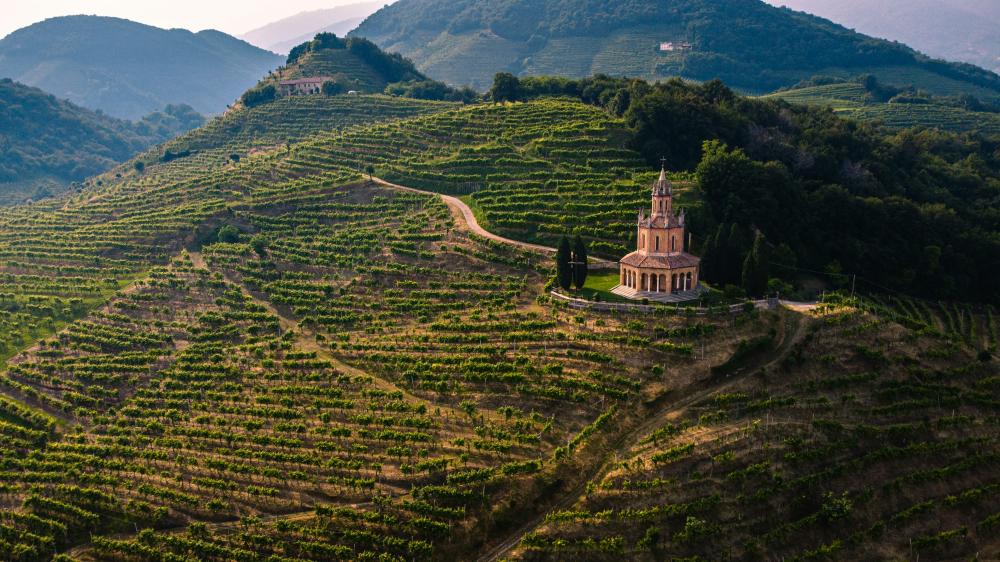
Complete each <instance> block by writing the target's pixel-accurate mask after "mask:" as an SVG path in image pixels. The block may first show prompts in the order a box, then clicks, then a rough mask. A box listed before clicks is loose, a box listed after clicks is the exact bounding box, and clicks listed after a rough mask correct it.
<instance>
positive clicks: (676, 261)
mask: <svg viewBox="0 0 1000 562" xmlns="http://www.w3.org/2000/svg"><path fill="white" fill-rule="evenodd" d="M621 263H622V265H627V266H630V267H638V268H646V269H650V268H654V269H680V268H684V267H697V266H698V264H699V263H701V258H699V257H697V256H693V255H691V254H689V253H687V252H678V253H676V254H661V255H656V254H646V255H644V254H641V253H639V252H632V253H631V254H629V255H627V256H625V257H624V258H622V260H621Z"/></svg>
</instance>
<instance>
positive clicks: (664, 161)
mask: <svg viewBox="0 0 1000 562" xmlns="http://www.w3.org/2000/svg"><path fill="white" fill-rule="evenodd" d="M660 168H662V169H664V170H666V169H667V157H666V156H661V157H660Z"/></svg>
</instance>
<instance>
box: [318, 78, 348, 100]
mask: <svg viewBox="0 0 1000 562" xmlns="http://www.w3.org/2000/svg"><path fill="white" fill-rule="evenodd" d="M342 93H344V85H343V84H341V83H340V82H334V81H333V80H327V81H326V82H323V95H324V96H331V97H332V96H339V95H340V94H342Z"/></svg>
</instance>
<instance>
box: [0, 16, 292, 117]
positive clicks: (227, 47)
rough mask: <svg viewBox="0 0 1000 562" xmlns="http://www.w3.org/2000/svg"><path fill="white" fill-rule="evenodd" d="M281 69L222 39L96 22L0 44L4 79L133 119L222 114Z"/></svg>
mask: <svg viewBox="0 0 1000 562" xmlns="http://www.w3.org/2000/svg"><path fill="white" fill-rule="evenodd" d="M281 61H282V58H281V57H280V56H278V55H276V54H274V53H270V52H268V51H265V50H263V49H258V48H257V47H254V46H252V45H250V44H248V43H246V42H243V41H240V40H239V39H236V38H234V37H231V36H229V35H226V34H224V33H221V32H218V31H211V30H209V31H201V32H198V33H192V32H190V31H187V30H183V29H171V30H166V29H159V28H156V27H151V26H148V25H142V24H139V23H135V22H132V21H128V20H123V19H118V18H107V17H97V16H70V17H60V18H52V19H48V20H45V21H43V22H40V23H36V24H34V25H31V26H29V27H26V28H23V29H20V30H18V31H15V32H14V33H11V34H10V35H8V36H7V37H6V38H4V39H3V40H0V77H7V78H13V79H14V80H17V81H19V82H22V83H24V84H28V85H29V86H35V87H38V88H41V89H43V90H45V91H47V92H51V93H52V94H54V95H56V96H58V97H59V98H65V99H68V100H70V101H72V102H73V103H76V104H78V105H81V106H84V107H88V108H90V109H100V110H102V111H104V112H105V113H107V114H109V115H114V116H116V117H121V118H127V119H139V118H141V117H142V116H143V115H146V114H148V113H150V112H153V111H159V110H161V109H163V108H164V107H165V106H167V105H169V104H181V103H183V104H187V105H190V106H192V107H193V108H194V109H195V110H196V111H198V112H199V113H202V114H216V113H221V112H222V111H224V110H225V109H226V106H227V104H229V103H231V102H232V101H233V100H235V99H236V98H237V97H239V95H240V94H241V93H242V92H243V91H244V90H246V89H247V88H249V87H250V86H252V85H253V84H254V83H256V81H257V80H258V79H259V78H260V76H261V75H263V74H265V73H267V71H269V70H271V69H273V68H275V67H277V66H278V65H279V64H281Z"/></svg>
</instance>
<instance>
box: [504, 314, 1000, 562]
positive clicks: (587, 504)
mask: <svg viewBox="0 0 1000 562" xmlns="http://www.w3.org/2000/svg"><path fill="white" fill-rule="evenodd" d="M801 321H802V322H804V324H802V325H801V327H800V329H802V330H803V331H804V333H805V336H804V338H803V339H801V340H799V341H798V342H797V343H796V344H795V345H794V346H793V347H792V348H791V350H790V352H789V353H788V354H787V355H786V356H785V357H784V358H783V359H782V360H781V361H779V362H776V363H773V364H768V365H766V366H765V367H764V368H762V369H760V370H758V371H757V372H755V373H754V374H753V376H749V377H746V378H744V379H743V380H739V381H736V382H733V383H729V384H726V385H725V386H724V387H723V388H718V389H716V390H714V391H713V392H710V393H706V394H704V395H701V396H698V397H697V399H696V400H693V401H691V402H690V403H687V404H682V405H681V406H680V407H677V408H674V409H672V410H671V411H669V412H668V413H667V414H666V415H664V416H663V417H662V418H661V419H660V420H659V423H658V424H657V425H655V426H653V427H650V428H649V431H648V432H646V433H645V434H644V435H642V436H641V437H640V438H639V439H637V440H636V441H635V442H633V443H631V444H630V446H629V447H628V449H627V452H626V453H625V454H623V455H621V456H620V457H619V458H618V459H616V462H614V463H611V464H609V465H607V466H606V467H605V470H604V471H603V472H602V474H601V475H600V476H599V477H598V478H596V479H595V480H593V481H592V482H591V484H590V485H588V487H587V489H586V491H585V492H584V493H582V494H581V495H580V496H579V498H578V499H577V501H576V502H575V503H573V504H572V505H568V506H566V508H565V509H560V510H557V511H552V512H550V513H548V514H547V516H546V518H545V522H544V523H543V524H542V525H541V526H540V527H539V528H538V529H536V530H534V531H532V532H531V533H529V534H527V535H526V536H525V537H524V538H523V540H522V541H521V542H520V544H519V546H518V548H517V555H516V556H515V557H514V559H520V560H539V559H551V558H555V557H570V556H572V557H574V558H577V559H595V560H600V559H610V556H612V553H614V555H617V556H622V555H624V556H626V557H628V558H630V559H636V560H654V559H655V560H662V559H665V558H671V557H677V558H684V557H690V556H697V557H698V559H720V558H735V559H756V558H759V557H761V556H765V557H768V558H771V557H784V558H785V559H787V560H810V559H824V558H825V559H844V560H859V559H865V560H883V559H903V558H907V557H915V556H916V555H918V554H919V555H920V556H921V558H922V559H934V560H941V559H958V558H968V557H972V558H976V557H977V556H978V557H983V558H991V557H995V556H996V555H997V553H998V550H997V548H998V547H997V545H996V544H995V543H996V536H997V534H996V529H997V525H998V521H1000V512H998V511H997V510H998V508H1000V499H998V495H997V492H998V490H1000V483H998V482H997V480H996V474H995V471H994V470H993V469H992V467H993V466H994V465H995V463H996V461H997V456H998V450H997V442H996V424H995V422H996V417H995V411H996V404H997V402H996V392H995V387H996V385H995V379H996V377H995V371H994V369H993V368H991V367H990V366H987V365H984V364H982V363H980V362H978V361H977V360H976V359H975V357H974V356H973V355H972V354H971V353H970V352H969V348H966V347H965V346H963V345H961V344H960V343H959V342H958V341H956V340H953V339H950V338H948V337H946V336H942V335H941V334H940V333H936V332H930V331H919V330H918V331H914V330H909V329H906V328H903V327H902V326H900V325H896V324H893V323H891V322H888V321H886V320H884V319H882V318H879V317H877V316H872V315H869V314H866V313H864V312H863V311H861V310H857V309H855V308H852V307H837V306H833V307H830V308H828V309H827V310H825V311H821V312H820V313H819V315H818V317H817V318H812V319H803V320H801ZM720 374H722V373H721V372H720Z"/></svg>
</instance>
